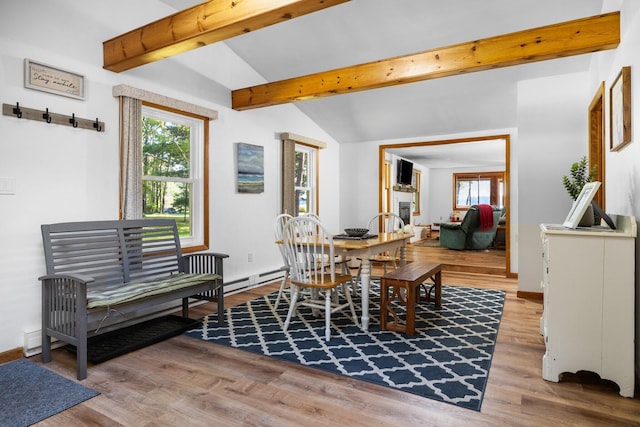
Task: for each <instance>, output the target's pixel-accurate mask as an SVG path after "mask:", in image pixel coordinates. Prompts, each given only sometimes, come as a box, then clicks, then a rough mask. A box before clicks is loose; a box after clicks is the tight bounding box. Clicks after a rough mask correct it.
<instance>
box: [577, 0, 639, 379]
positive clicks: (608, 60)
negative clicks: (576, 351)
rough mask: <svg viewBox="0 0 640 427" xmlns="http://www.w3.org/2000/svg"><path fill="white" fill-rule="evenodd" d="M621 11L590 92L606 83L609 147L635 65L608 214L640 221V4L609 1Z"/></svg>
mask: <svg viewBox="0 0 640 427" xmlns="http://www.w3.org/2000/svg"><path fill="white" fill-rule="evenodd" d="M613 10H620V12H621V14H620V20H621V28H620V34H621V42H620V45H619V46H618V48H617V49H616V50H613V51H607V52H603V53H602V55H598V56H597V57H596V58H595V60H594V61H592V66H591V76H590V85H589V88H590V91H591V93H592V94H594V93H595V91H596V89H597V88H598V86H599V85H600V83H601V82H602V81H604V82H605V88H606V93H605V108H606V120H605V127H606V129H605V138H606V146H607V147H608V146H609V135H610V134H609V88H610V87H611V85H612V83H613V81H614V80H615V79H616V77H617V76H618V73H620V70H621V68H622V67H623V66H631V142H630V143H629V144H628V145H626V146H625V147H623V148H622V149H621V150H620V151H615V152H612V151H609V150H606V158H605V185H606V188H605V190H606V193H605V195H606V200H605V203H606V211H607V212H608V213H613V214H620V215H632V216H635V217H636V221H640V197H639V196H638V195H639V194H640V142H639V140H638V138H637V135H638V132H639V129H640V90H638V88H639V86H638V84H637V82H640V51H639V50H638V46H640V2H638V1H634V0H624V1H622V0H615V1H613V0H611V1H605V7H604V10H603V12H609V11H613ZM639 265H640V241H639V240H638V239H636V284H635V292H636V325H635V330H636V339H635V345H636V375H638V373H640V317H639V316H638V313H640V275H638V273H637V266H639Z"/></svg>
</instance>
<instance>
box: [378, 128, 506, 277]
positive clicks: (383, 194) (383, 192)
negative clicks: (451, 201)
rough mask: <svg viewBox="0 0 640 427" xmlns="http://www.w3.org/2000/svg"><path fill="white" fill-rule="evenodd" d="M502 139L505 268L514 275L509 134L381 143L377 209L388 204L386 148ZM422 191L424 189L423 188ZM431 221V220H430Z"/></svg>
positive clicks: (436, 145)
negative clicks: (512, 262)
mask: <svg viewBox="0 0 640 427" xmlns="http://www.w3.org/2000/svg"><path fill="white" fill-rule="evenodd" d="M496 141H503V142H504V165H505V172H504V202H505V203H504V205H505V207H506V224H505V225H506V227H505V270H506V276H507V277H516V275H515V274H514V273H513V272H512V271H511V242H510V236H511V221H510V216H511V203H510V187H511V186H510V183H511V180H510V176H511V173H510V172H511V171H510V147H509V145H510V135H508V134H504V135H491V136H482V137H472V138H461V139H450V140H439V141H428V142H408V143H398V144H383V145H380V146H379V151H378V168H379V182H380V186H379V191H378V208H379V211H380V212H382V211H384V210H385V209H386V207H387V204H388V196H387V193H388V191H389V189H388V188H387V187H388V185H387V184H386V180H385V177H388V176H389V161H388V159H387V150H395V149H400V148H402V149H411V150H414V149H415V150H416V151H417V150H419V149H420V148H422V147H432V148H438V147H449V145H450V144H467V145H468V143H474V144H473V147H474V148H481V147H482V146H481V145H477V146H476V143H477V144H482V142H493V143H495V142H496ZM423 191H424V189H423ZM432 222H433V221H432Z"/></svg>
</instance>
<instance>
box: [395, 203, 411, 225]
mask: <svg viewBox="0 0 640 427" xmlns="http://www.w3.org/2000/svg"><path fill="white" fill-rule="evenodd" d="M398 215H399V216H400V218H402V221H404V224H405V225H409V224H411V202H399V203H398Z"/></svg>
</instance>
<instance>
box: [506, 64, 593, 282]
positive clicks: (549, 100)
mask: <svg viewBox="0 0 640 427" xmlns="http://www.w3.org/2000/svg"><path fill="white" fill-rule="evenodd" d="M588 77H589V75H588V73H586V72H585V73H577V74H568V75H563V76H553V77H547V78H541V79H535V80H528V81H523V82H520V83H519V84H518V139H519V144H518V157H517V163H518V168H519V171H518V181H519V182H518V187H517V189H516V191H517V193H518V198H519V207H518V211H519V215H518V231H519V245H518V253H519V272H518V289H519V290H521V291H528V292H541V289H540V281H541V279H542V259H541V257H540V254H541V251H542V244H541V241H540V226H539V225H540V224H541V223H553V224H558V223H562V221H563V220H564V218H565V217H566V216H567V213H568V212H569V209H570V207H571V203H572V200H571V198H570V197H569V195H568V194H567V192H566V190H565V189H564V187H563V186H562V176H563V175H566V174H568V172H569V168H570V166H571V164H572V163H574V162H576V161H578V160H579V159H580V158H581V157H582V156H584V155H586V154H587V144H588V138H587V107H588V105H589V102H590V101H591V95H592V94H591V91H590V90H589V88H588V81H589V78H588Z"/></svg>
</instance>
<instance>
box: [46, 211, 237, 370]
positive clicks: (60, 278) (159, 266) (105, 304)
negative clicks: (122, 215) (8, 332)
mask: <svg viewBox="0 0 640 427" xmlns="http://www.w3.org/2000/svg"><path fill="white" fill-rule="evenodd" d="M42 239H43V244H44V255H45V261H46V270H47V274H46V275H45V276H42V277H40V279H39V280H41V281H42V360H43V362H44V363H47V362H49V361H50V360H51V338H57V339H58V340H61V341H63V342H66V343H69V344H72V345H74V346H75V347H76V353H77V376H78V379H79V380H82V379H85V378H86V377H87V337H88V335H96V334H99V333H100V332H101V330H105V329H107V328H104V326H105V325H107V324H109V325H110V328H111V329H113V328H115V327H114V326H113V325H117V324H118V323H122V322H124V321H127V322H128V323H131V320H132V319H136V317H139V316H140V314H139V313H141V311H142V310H144V309H148V308H150V307H153V306H157V305H159V304H164V303H169V302H171V301H175V300H177V299H182V315H183V316H184V317H188V314H189V298H196V299H205V300H209V301H217V303H218V322H219V323H222V322H223V319H224V303H223V291H222V286H223V277H222V273H223V271H222V261H223V259H224V258H227V257H228V255H225V254H218V253H198V254H187V255H183V254H182V252H181V248H180V240H179V236H178V229H177V227H176V223H175V221H174V220H170V219H148V220H121V221H117V220H114V221H91V222H69V223H60V224H49V225H42ZM146 311H147V312H148V311H149V310H146Z"/></svg>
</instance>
